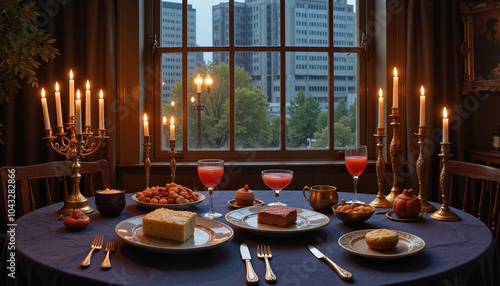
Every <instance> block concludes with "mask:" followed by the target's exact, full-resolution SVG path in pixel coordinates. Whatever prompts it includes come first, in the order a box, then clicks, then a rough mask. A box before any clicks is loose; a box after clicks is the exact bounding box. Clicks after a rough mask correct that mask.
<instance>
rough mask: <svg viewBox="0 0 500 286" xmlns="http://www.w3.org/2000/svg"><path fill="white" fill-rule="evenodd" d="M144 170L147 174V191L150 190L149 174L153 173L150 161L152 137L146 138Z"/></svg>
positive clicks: (144, 144)
mask: <svg viewBox="0 0 500 286" xmlns="http://www.w3.org/2000/svg"><path fill="white" fill-rule="evenodd" d="M142 145H143V146H144V170H145V172H146V189H149V172H150V171H151V160H150V159H149V150H150V149H151V136H150V135H148V136H144V143H142Z"/></svg>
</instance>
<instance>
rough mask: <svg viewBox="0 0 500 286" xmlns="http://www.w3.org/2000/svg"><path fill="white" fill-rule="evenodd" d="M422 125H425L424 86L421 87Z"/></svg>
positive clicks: (420, 123) (420, 122)
mask: <svg viewBox="0 0 500 286" xmlns="http://www.w3.org/2000/svg"><path fill="white" fill-rule="evenodd" d="M419 125H420V126H425V94H424V86H423V85H422V87H421V88H420V121H419Z"/></svg>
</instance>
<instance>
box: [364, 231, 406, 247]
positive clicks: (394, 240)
mask: <svg viewBox="0 0 500 286" xmlns="http://www.w3.org/2000/svg"><path fill="white" fill-rule="evenodd" d="M365 241H366V244H367V245H368V247H370V248H371V249H375V250H388V249H392V248H394V247H396V245H397V244H398V241H399V235H398V233H397V232H396V231H394V230H389V229H376V230H372V231H370V232H368V233H367V234H366V235H365Z"/></svg>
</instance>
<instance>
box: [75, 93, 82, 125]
mask: <svg viewBox="0 0 500 286" xmlns="http://www.w3.org/2000/svg"><path fill="white" fill-rule="evenodd" d="M75 106H76V134H82V100H81V99H80V90H79V89H78V90H77V91H76V100H75Z"/></svg>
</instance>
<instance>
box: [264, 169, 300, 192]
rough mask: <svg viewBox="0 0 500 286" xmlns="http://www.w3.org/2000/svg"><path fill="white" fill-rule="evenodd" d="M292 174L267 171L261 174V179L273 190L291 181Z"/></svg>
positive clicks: (279, 188) (283, 186)
mask: <svg viewBox="0 0 500 286" xmlns="http://www.w3.org/2000/svg"><path fill="white" fill-rule="evenodd" d="M292 179H293V174H288V173H267V174H263V175H262V180H264V183H266V185H267V186H268V187H269V188H271V189H273V190H281V189H284V188H285V187H286V186H288V185H289V184H290V182H292Z"/></svg>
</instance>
